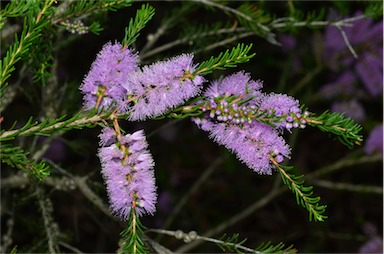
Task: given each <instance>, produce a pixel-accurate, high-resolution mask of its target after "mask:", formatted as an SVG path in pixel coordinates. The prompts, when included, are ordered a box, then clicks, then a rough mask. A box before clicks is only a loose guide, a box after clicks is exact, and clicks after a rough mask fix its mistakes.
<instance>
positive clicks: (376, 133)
mask: <svg viewBox="0 0 384 254" xmlns="http://www.w3.org/2000/svg"><path fill="white" fill-rule="evenodd" d="M364 151H365V153H366V154H368V155H371V154H373V153H375V152H377V153H380V154H382V153H383V124H380V125H378V126H376V127H375V128H374V129H373V130H372V131H371V133H370V134H369V136H368V138H367V140H366V141H365V145H364Z"/></svg>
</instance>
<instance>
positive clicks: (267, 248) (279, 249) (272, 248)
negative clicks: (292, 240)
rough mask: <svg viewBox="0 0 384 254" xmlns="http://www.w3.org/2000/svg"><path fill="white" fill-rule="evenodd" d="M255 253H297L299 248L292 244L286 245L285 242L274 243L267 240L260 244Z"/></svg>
mask: <svg viewBox="0 0 384 254" xmlns="http://www.w3.org/2000/svg"><path fill="white" fill-rule="evenodd" d="M255 253H297V250H296V249H294V248H293V246H292V245H290V246H288V247H285V244H284V243H278V244H276V245H272V244H271V242H267V243H262V244H260V245H259V247H257V248H256V249H255Z"/></svg>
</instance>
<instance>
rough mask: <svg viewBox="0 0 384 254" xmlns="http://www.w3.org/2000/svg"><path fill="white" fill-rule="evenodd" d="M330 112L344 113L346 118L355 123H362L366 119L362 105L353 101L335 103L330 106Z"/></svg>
mask: <svg viewBox="0 0 384 254" xmlns="http://www.w3.org/2000/svg"><path fill="white" fill-rule="evenodd" d="M331 111H333V112H342V113H345V116H346V117H350V118H352V119H353V120H355V121H356V122H362V121H363V120H364V119H365V118H366V115H365V110H364V107H363V105H361V103H360V102H358V101H357V100H355V99H351V100H345V101H340V102H335V103H333V104H332V106H331Z"/></svg>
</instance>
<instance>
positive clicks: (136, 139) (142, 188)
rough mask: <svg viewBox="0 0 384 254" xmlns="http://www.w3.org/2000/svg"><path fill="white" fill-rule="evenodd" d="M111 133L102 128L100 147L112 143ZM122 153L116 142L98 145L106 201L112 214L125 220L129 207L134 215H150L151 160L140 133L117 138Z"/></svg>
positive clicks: (153, 189)
mask: <svg viewBox="0 0 384 254" xmlns="http://www.w3.org/2000/svg"><path fill="white" fill-rule="evenodd" d="M114 134H115V131H114V130H113V129H111V128H105V129H104V130H103V131H102V133H101V134H100V139H101V141H100V144H101V145H103V144H108V143H110V141H111V139H113V138H114V139H115V142H116V141H117V140H116V136H114ZM119 141H120V145H124V146H125V153H124V152H123V149H122V148H121V147H118V145H117V144H116V143H113V144H111V145H109V146H102V147H101V148H100V150H99V154H98V156H99V158H100V160H101V162H102V170H101V173H102V175H103V178H104V180H105V183H106V185H107V191H108V196H109V202H110V206H111V209H112V211H113V213H114V214H116V215H117V216H119V217H120V218H122V219H123V220H127V219H128V217H129V214H130V211H131V209H132V208H134V209H135V212H136V214H137V215H138V216H142V215H143V214H145V213H147V214H153V213H154V212H155V210H156V208H155V204H156V200H157V194H156V186H155V176H154V172H153V167H154V161H153V159H152V155H151V154H150V153H149V151H148V150H147V147H148V144H147V142H146V140H145V136H144V132H143V131H142V130H140V131H137V132H135V133H133V134H132V135H131V134H127V135H126V136H124V137H122V138H120V139H119Z"/></svg>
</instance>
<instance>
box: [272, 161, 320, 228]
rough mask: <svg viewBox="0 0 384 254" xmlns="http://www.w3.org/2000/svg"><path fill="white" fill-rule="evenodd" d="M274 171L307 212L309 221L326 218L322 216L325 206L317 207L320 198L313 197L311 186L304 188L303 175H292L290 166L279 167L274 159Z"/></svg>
mask: <svg viewBox="0 0 384 254" xmlns="http://www.w3.org/2000/svg"><path fill="white" fill-rule="evenodd" d="M271 160H272V162H273V164H274V165H275V167H276V169H277V170H278V171H279V173H280V175H281V179H282V180H283V183H284V184H285V185H287V186H288V188H289V189H291V190H292V192H293V193H294V194H295V196H296V202H297V204H299V205H301V206H302V207H304V208H305V209H307V210H308V212H309V220H310V221H312V218H313V219H314V220H315V221H324V220H325V219H326V218H327V216H325V215H324V212H325V208H326V207H327V206H326V205H319V201H320V197H313V191H312V189H313V186H304V178H303V175H295V174H293V173H292V171H293V167H292V166H283V165H279V164H278V163H277V162H276V161H275V160H274V159H271Z"/></svg>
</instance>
